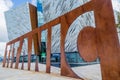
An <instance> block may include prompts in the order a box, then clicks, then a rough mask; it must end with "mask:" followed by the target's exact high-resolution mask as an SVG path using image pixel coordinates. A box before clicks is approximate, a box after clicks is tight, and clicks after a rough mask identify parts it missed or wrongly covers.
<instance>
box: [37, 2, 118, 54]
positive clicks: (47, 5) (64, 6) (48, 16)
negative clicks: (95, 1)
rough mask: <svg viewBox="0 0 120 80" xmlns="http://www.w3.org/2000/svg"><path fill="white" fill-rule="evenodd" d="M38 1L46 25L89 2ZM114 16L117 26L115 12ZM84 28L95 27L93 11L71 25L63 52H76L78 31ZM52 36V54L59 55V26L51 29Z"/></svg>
mask: <svg viewBox="0 0 120 80" xmlns="http://www.w3.org/2000/svg"><path fill="white" fill-rule="evenodd" d="M39 1H41V2H42V5H43V15H44V22H45V23H47V22H49V21H51V20H53V19H55V18H57V17H59V16H61V15H64V14H65V13H67V12H69V11H71V10H73V9H75V8H77V7H79V6H80V5H82V4H85V3H86V2H88V1H90V0H38V2H39ZM38 7H39V6H38ZM114 14H115V20H116V24H118V16H117V12H116V11H114ZM86 26H93V27H95V20H94V12H93V11H90V12H87V13H85V14H83V15H81V16H79V17H78V18H77V19H76V20H75V21H74V22H73V23H72V24H71V26H70V28H69V31H68V33H67V37H66V41H65V52H77V36H78V34H79V32H80V30H81V29H82V28H84V27H86ZM52 34H53V35H52V53H56V52H58V53H60V46H59V44H60V25H56V26H55V27H54V28H53V29H52Z"/></svg>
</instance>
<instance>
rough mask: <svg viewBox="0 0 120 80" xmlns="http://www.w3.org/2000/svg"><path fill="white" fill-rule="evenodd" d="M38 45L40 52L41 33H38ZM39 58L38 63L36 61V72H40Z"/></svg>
mask: <svg viewBox="0 0 120 80" xmlns="http://www.w3.org/2000/svg"><path fill="white" fill-rule="evenodd" d="M38 45H39V51H40V49H41V31H38ZM38 62H39V61H38V56H36V61H35V71H39V67H38Z"/></svg>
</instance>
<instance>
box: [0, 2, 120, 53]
mask: <svg viewBox="0 0 120 80" xmlns="http://www.w3.org/2000/svg"><path fill="white" fill-rule="evenodd" d="M36 1H37V0H0V53H1V52H3V51H4V50H3V49H4V46H5V43H6V42H8V35H7V29H6V23H5V17H4V12H5V11H7V10H9V9H10V8H15V7H16V6H18V5H20V4H23V3H25V2H30V3H32V4H34V5H35V4H36ZM112 3H113V8H114V9H115V10H117V11H119V12H120V0H112Z"/></svg>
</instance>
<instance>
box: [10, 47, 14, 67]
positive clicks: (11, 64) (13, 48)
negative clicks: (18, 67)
mask: <svg viewBox="0 0 120 80" xmlns="http://www.w3.org/2000/svg"><path fill="white" fill-rule="evenodd" d="M14 52H15V48H14V46H13V48H12V60H11V66H10V68H12V67H13V62H14Z"/></svg>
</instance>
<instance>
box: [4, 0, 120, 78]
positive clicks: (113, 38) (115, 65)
mask: <svg viewBox="0 0 120 80" xmlns="http://www.w3.org/2000/svg"><path fill="white" fill-rule="evenodd" d="M88 11H94V14H95V15H94V16H95V22H96V27H95V28H91V27H86V28H83V29H82V30H81V32H80V33H79V36H78V44H77V45H78V50H79V52H80V55H82V57H83V59H85V60H86V61H93V60H95V59H96V57H97V56H98V57H99V58H100V66H101V72H102V80H120V45H119V40H118V36H117V31H116V27H115V20H114V15H113V9H112V4H111V0H91V1H90V2H88V3H86V4H84V5H82V6H80V7H78V8H76V9H74V10H72V11H70V12H68V13H66V14H64V15H62V16H60V17H58V18H56V19H55V20H53V21H50V22H48V23H46V24H45V25H43V26H41V27H39V28H37V29H35V30H33V31H31V32H29V33H27V34H25V35H23V36H21V37H19V38H17V39H15V40H13V41H10V42H8V43H7V45H6V46H8V45H11V44H14V43H15V42H17V41H20V47H19V49H18V52H17V60H16V68H18V61H19V57H20V53H21V48H22V43H23V41H22V40H23V39H24V38H26V37H28V43H29V47H28V53H29V54H28V56H29V62H28V63H29V65H28V67H29V68H30V53H31V46H32V35H34V34H36V33H39V32H40V34H39V36H38V39H39V42H38V43H39V44H40V37H41V36H40V35H41V31H43V30H48V35H47V37H48V40H47V60H46V61H47V62H46V63H47V64H46V66H47V68H46V72H47V73H50V53H51V28H52V27H53V26H54V25H56V24H61V34H60V35H61V37H60V38H61V41H60V42H61V43H60V48H61V75H63V76H70V77H75V78H80V77H79V76H77V75H76V74H75V73H74V71H72V69H71V68H70V67H69V65H68V63H67V61H66V57H65V51H64V46H65V38H66V35H67V32H68V29H69V27H70V25H71V24H72V23H73V21H74V20H75V19H76V18H77V17H78V16H80V15H81V14H84V13H85V12H88ZM88 26H89V25H88ZM84 36H85V37H84ZM90 37H91V38H90ZM82 38H83V39H82ZM86 39H89V40H86ZM85 40H86V41H85ZM39 44H38V45H39ZM90 45H91V46H92V45H93V46H92V47H90ZM82 46H83V47H82ZM86 49H87V52H90V53H91V55H90V54H88V53H87V52H86V51H85V50H86ZM6 54H7V52H6V51H5V56H4V61H3V66H4V65H5V60H6ZM87 55H89V56H87Z"/></svg>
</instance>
